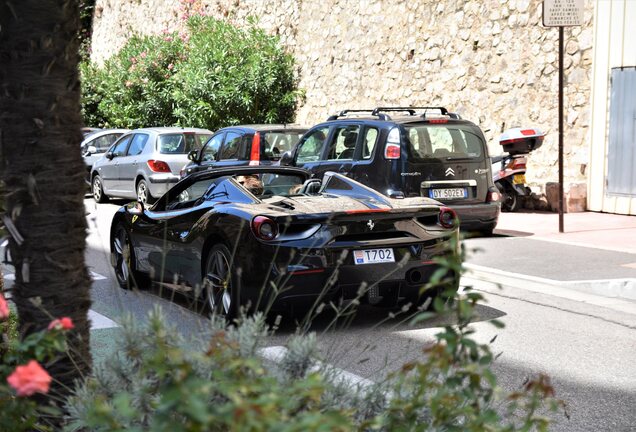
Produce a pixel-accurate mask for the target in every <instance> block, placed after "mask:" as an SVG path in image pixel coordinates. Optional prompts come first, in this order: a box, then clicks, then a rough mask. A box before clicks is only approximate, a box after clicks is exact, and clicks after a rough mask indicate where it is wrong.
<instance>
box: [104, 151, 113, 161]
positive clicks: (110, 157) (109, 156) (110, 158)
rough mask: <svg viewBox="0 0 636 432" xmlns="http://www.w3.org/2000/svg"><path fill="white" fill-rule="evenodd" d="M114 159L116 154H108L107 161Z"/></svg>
mask: <svg viewBox="0 0 636 432" xmlns="http://www.w3.org/2000/svg"><path fill="white" fill-rule="evenodd" d="M114 157H115V153H113V152H108V153H106V159H108V160H113V158H114Z"/></svg>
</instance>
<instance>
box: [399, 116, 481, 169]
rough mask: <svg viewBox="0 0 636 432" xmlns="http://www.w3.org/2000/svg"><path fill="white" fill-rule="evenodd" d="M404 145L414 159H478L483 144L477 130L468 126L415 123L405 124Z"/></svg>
mask: <svg viewBox="0 0 636 432" xmlns="http://www.w3.org/2000/svg"><path fill="white" fill-rule="evenodd" d="M406 132H407V137H408V139H407V144H408V150H409V153H410V156H411V158H412V159H414V160H418V159H420V160H424V159H443V160H456V159H481V158H482V157H483V155H484V147H485V146H486V144H485V142H484V140H483V138H482V135H481V133H480V131H479V129H478V128H477V127H476V126H471V125H456V124H418V125H413V126H406Z"/></svg>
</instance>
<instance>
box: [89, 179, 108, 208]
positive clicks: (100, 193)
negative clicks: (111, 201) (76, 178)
mask: <svg viewBox="0 0 636 432" xmlns="http://www.w3.org/2000/svg"><path fill="white" fill-rule="evenodd" d="M91 192H92V193H93V199H94V200H95V202H97V203H105V202H106V201H108V197H107V196H106V194H105V193H104V186H103V184H102V178H101V177H100V176H98V175H96V176H95V177H93V181H92V182H91Z"/></svg>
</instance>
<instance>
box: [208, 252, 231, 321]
mask: <svg viewBox="0 0 636 432" xmlns="http://www.w3.org/2000/svg"><path fill="white" fill-rule="evenodd" d="M231 262H232V254H231V253H230V250H229V249H228V248H227V247H226V246H225V245H223V244H217V245H216V246H214V247H213V248H212V249H211V250H210V253H209V254H208V256H207V259H206V264H205V268H204V273H203V288H204V290H203V295H204V296H205V299H206V303H207V306H208V307H209V309H210V312H211V313H213V314H217V315H220V316H223V317H225V319H226V320H227V321H232V320H233V319H234V318H236V315H237V312H238V307H239V305H238V300H237V298H236V292H235V289H234V281H233V277H232V273H233V272H232V267H231V265H230V263H231Z"/></svg>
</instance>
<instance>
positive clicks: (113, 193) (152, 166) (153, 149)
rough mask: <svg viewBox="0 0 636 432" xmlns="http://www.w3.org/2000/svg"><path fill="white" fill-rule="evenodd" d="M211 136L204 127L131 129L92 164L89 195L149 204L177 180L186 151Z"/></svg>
mask: <svg viewBox="0 0 636 432" xmlns="http://www.w3.org/2000/svg"><path fill="white" fill-rule="evenodd" d="M211 136H212V132H211V131H209V130H207V129H197V128H177V127H154V128H144V129H135V130H133V131H130V132H128V133H126V134H125V135H123V136H122V137H121V138H119V139H118V140H117V141H116V142H115V143H114V144H113V145H112V146H111V147H110V148H109V149H108V151H107V152H106V153H105V154H104V156H103V157H102V158H100V159H99V160H97V161H96V162H95V163H94V164H93V169H92V170H91V177H90V178H91V186H92V192H93V198H95V201H97V202H100V203H101V202H105V201H106V200H108V198H109V197H118V198H132V199H137V200H139V201H142V202H143V203H144V204H150V203H152V202H153V201H154V200H156V199H157V198H159V197H161V196H162V195H163V194H164V193H166V192H167V191H168V190H169V189H170V188H171V187H172V186H174V184H175V183H177V182H178V181H179V172H180V171H181V169H182V168H183V166H184V165H186V164H187V163H188V162H189V161H188V153H189V152H191V151H192V150H199V149H201V147H202V146H203V144H204V143H205V142H206V141H207V140H208V139H209V138H210V137H211Z"/></svg>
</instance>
